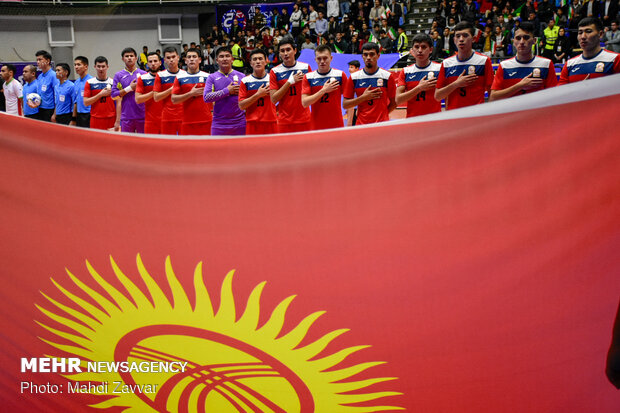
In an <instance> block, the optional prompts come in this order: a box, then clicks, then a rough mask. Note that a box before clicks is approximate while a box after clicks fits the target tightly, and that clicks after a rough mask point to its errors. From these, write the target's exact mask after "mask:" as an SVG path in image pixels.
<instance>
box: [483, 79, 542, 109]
mask: <svg viewBox="0 0 620 413" xmlns="http://www.w3.org/2000/svg"><path fill="white" fill-rule="evenodd" d="M542 85H543V80H542V79H541V78H539V77H532V74H531V73H530V74H529V75H528V76H526V77H524V78H523V79H521V81H520V82H519V83H515V84H514V85H512V86H509V87H507V88H506V89H501V90H491V95H490V96H489V102H492V101H494V100H500V99H506V98H509V97H512V96H514V95H516V94H517V93H519V92H521V91H522V90H531V89H537V88H540V87H541V86H542Z"/></svg>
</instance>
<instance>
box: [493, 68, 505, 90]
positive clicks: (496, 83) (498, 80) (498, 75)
mask: <svg viewBox="0 0 620 413" xmlns="http://www.w3.org/2000/svg"><path fill="white" fill-rule="evenodd" d="M503 80H504V69H502V65H499V66H498V67H497V72H495V76H494V77H493V85H491V90H502V89H503V87H502V81H503Z"/></svg>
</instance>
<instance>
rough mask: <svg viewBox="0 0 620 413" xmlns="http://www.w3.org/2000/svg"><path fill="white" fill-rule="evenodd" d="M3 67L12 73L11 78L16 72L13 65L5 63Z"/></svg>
mask: <svg viewBox="0 0 620 413" xmlns="http://www.w3.org/2000/svg"><path fill="white" fill-rule="evenodd" d="M4 67H6V68H7V69H8V70H9V72H13V76H15V72H16V71H17V69H16V68H15V66H14V65H12V64H10V63H7V64H5V65H4Z"/></svg>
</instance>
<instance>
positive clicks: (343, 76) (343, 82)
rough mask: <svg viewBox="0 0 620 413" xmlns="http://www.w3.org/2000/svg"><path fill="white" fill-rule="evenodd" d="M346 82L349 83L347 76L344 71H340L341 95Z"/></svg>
mask: <svg viewBox="0 0 620 413" xmlns="http://www.w3.org/2000/svg"><path fill="white" fill-rule="evenodd" d="M348 84H349V78H348V77H347V75H346V74H345V73H344V72H342V79H340V93H342V95H343V96H344V91H345V89H346V87H347V85H348Z"/></svg>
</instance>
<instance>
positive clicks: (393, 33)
mask: <svg viewBox="0 0 620 413" xmlns="http://www.w3.org/2000/svg"><path fill="white" fill-rule="evenodd" d="M387 35H388V37H389V38H390V39H392V40H396V37H398V34H397V33H396V30H394V28H393V27H390V28H389V30H388V32H387Z"/></svg>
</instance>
